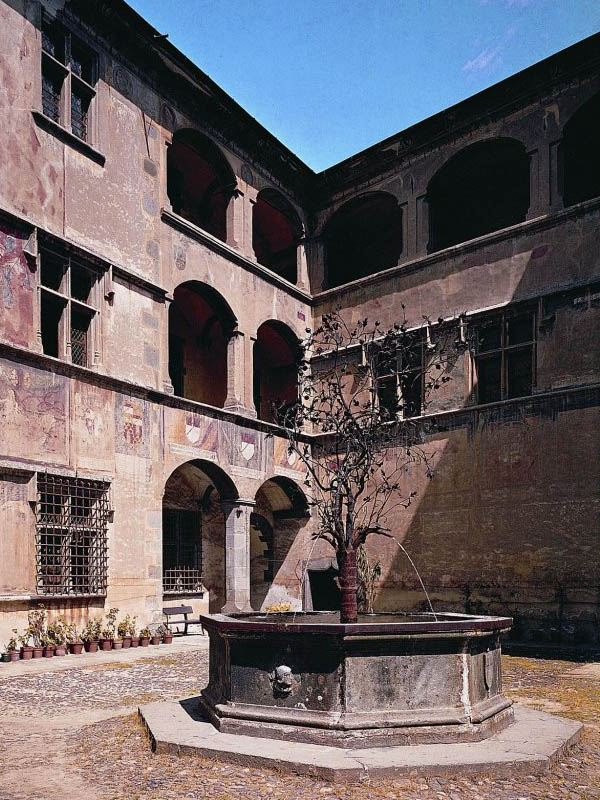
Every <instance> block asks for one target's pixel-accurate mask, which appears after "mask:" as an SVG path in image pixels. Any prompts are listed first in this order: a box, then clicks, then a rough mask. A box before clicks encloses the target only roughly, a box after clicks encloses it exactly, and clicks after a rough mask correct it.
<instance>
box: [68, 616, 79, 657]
mask: <svg viewBox="0 0 600 800" xmlns="http://www.w3.org/2000/svg"><path fill="white" fill-rule="evenodd" d="M66 636H67V644H68V645H69V652H70V653H72V654H73V655H74V656H78V655H81V652H82V651H83V638H82V634H80V633H79V631H78V630H77V626H76V625H75V623H74V622H72V623H71V624H70V625H67V630H66Z"/></svg>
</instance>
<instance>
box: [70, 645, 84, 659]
mask: <svg viewBox="0 0 600 800" xmlns="http://www.w3.org/2000/svg"><path fill="white" fill-rule="evenodd" d="M82 650H83V642H71V644H70V645H69V652H70V653H71V654H72V655H74V656H79V655H81V652H82Z"/></svg>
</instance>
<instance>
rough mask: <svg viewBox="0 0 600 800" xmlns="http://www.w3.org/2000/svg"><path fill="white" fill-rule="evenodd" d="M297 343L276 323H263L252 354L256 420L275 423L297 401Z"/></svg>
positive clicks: (296, 338)
mask: <svg viewBox="0 0 600 800" xmlns="http://www.w3.org/2000/svg"><path fill="white" fill-rule="evenodd" d="M300 354H301V353H300V343H299V340H298V337H297V336H296V334H295V333H294V332H293V330H292V329H291V328H289V327H288V326H287V325H285V324H284V323H283V322H279V321H278V320H267V321H266V322H263V323H262V325H261V326H260V327H259V329H258V331H257V332H256V341H255V343H254V351H253V392H254V407H255V409H256V414H257V416H258V418H259V419H262V420H264V421H265V422H277V421H278V419H280V418H281V415H282V414H283V413H285V410H286V408H289V406H290V405H293V404H294V403H295V402H296V401H297V399H298V362H299V359H300Z"/></svg>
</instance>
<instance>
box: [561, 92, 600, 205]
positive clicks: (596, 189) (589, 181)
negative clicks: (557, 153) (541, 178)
mask: <svg viewBox="0 0 600 800" xmlns="http://www.w3.org/2000/svg"><path fill="white" fill-rule="evenodd" d="M598 120H600V94H596V95H594V97H592V98H591V100H588V101H587V103H584V105H583V106H581V108H580V109H579V110H578V111H576V112H575V114H574V115H573V116H572V117H571V119H570V120H569V121H568V122H567V124H566V125H565V129H564V132H563V140H562V144H561V155H562V158H561V162H562V171H563V203H564V205H565V206H572V205H575V203H582V202H583V201H584V200H591V199H592V197H598V196H599V195H600V150H599V149H598V145H597V143H596V138H595V136H594V135H593V132H594V131H596V129H597V128H598Z"/></svg>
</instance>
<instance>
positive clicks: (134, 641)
mask: <svg viewBox="0 0 600 800" xmlns="http://www.w3.org/2000/svg"><path fill="white" fill-rule="evenodd" d="M136 622H137V617H132V618H131V619H130V620H129V631H128V634H129V637H130V639H131V646H132V647H138V646H139V643H140V637H139V636H138V633H137V626H136Z"/></svg>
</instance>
